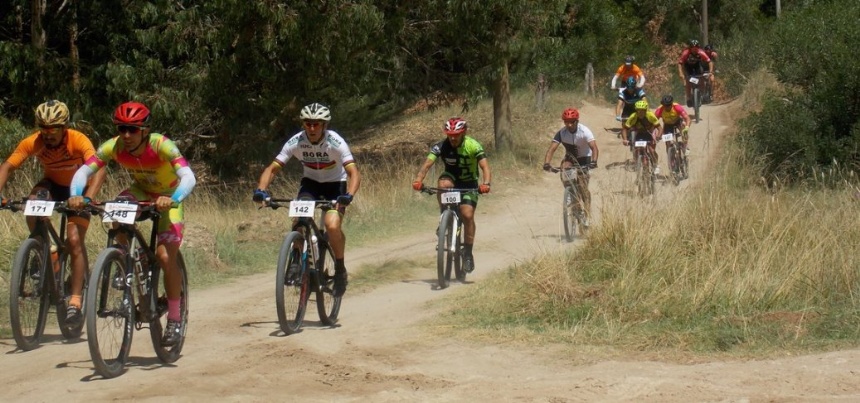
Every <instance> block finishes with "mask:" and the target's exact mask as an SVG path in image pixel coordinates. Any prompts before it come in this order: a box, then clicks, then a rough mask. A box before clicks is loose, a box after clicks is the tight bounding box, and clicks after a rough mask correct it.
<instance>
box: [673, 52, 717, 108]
mask: <svg viewBox="0 0 860 403" xmlns="http://www.w3.org/2000/svg"><path fill="white" fill-rule="evenodd" d="M704 66H707V72H708V73H709V74H710V75H709V77H708V79H709V80H711V82H713V80H714V62H713V61H711V58H710V57H708V54H707V53H705V51H704V50H702V49H701V48H700V47H699V41H697V40H695V39H691V40H690V43H689V47H687V48H686V49H684V51H683V52H681V58H680V59H678V76H679V77H680V78H681V81H683V82H684V95H685V96H686V98H687V107H688V108H692V107H693V97H692V92H693V84H692V83H690V77H701V76H702V75H703V74H704V73H705V67H704Z"/></svg>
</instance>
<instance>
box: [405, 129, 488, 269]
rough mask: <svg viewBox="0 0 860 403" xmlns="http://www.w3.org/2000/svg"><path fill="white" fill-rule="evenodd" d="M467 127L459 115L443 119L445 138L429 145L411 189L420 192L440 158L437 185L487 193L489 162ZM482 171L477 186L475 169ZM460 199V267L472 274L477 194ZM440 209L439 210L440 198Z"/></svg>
mask: <svg viewBox="0 0 860 403" xmlns="http://www.w3.org/2000/svg"><path fill="white" fill-rule="evenodd" d="M468 128H469V126H468V124H467V123H466V121H465V120H463V119H461V118H451V119H448V121H446V122H445V126H444V128H443V131H444V132H445V136H446V138H445V140H442V141H440V142H438V143H436V144H435V145H434V146H433V147H432V148H430V154H428V155H427V159H426V160H425V161H424V164H422V165H421V168H420V169H419V170H418V174H417V175H416V176H415V180H414V181H413V182H412V189H414V190H416V191H420V190H421V189H424V177H425V176H426V175H427V172H428V171H429V170H430V167H432V166H433V164H434V163H435V162H436V161H437V160H439V161H441V162H442V166H443V167H444V171H442V173H441V174H440V175H439V179H437V181H436V183H437V185H436V187H439V188H456V189H474V188H477V189H478V193H481V194H484V193H490V178H491V176H490V164H489V162H487V156H486V154H484V147H483V146H481V143H478V140H475V139H474V138H472V137H470V136H467V135H466V131H467V130H468ZM479 169H480V170H481V175H480V179H481V181H480V185H479V184H478V183H479V182H478V178H479V176H478V175H479V174H478V170H479ZM462 196H463V197H462V201H461V202H460V217H461V218H462V219H463V228H464V229H465V234H464V235H465V236H464V237H463V269H464V270H465V271H466V272H468V273H471V272H472V271H473V270H475V257H474V256H473V255H472V247H473V245H474V244H475V230H476V228H477V227H476V225H475V209H476V208H477V207H478V194H476V193H474V192H472V193H463V195H462ZM439 208H440V209H441V208H442V206H441V200H440V205H439Z"/></svg>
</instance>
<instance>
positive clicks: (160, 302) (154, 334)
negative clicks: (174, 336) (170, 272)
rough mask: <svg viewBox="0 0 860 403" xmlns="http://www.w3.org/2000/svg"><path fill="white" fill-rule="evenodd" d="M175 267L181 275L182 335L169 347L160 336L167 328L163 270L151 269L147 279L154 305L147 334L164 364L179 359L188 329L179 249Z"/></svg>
mask: <svg viewBox="0 0 860 403" xmlns="http://www.w3.org/2000/svg"><path fill="white" fill-rule="evenodd" d="M176 268H177V269H178V270H179V273H180V274H181V275H182V282H181V284H182V291H181V294H180V300H179V315H180V318H181V319H180V320H179V322H180V323H181V324H182V328H181V329H182V330H181V334H182V336H181V337H180V338H179V341H178V342H176V344H174V345H172V346H169V347H165V346H162V345H161V337H162V336H163V335H164V329H165V328H167V290H166V289H165V288H164V282H163V281H159V278H160V277H161V276H162V274H163V273H164V272H163V271H162V270H161V269H153V270H152V277H151V278H150V280H149V284H150V298H152V299H154V301H152V305H151V306H155V317H154V318H153V319H152V321H150V323H149V335H150V337H151V338H152V347H153V348H154V349H155V355H157V356H158V359H159V360H161V362H163V363H166V364H170V363H172V362H176V360H178V359H179V357H180V354H181V353H182V345H184V344H185V333H186V332H187V331H188V270H187V269H186V268H185V258H183V257H182V252H181V251H180V252H178V253H177V254H176Z"/></svg>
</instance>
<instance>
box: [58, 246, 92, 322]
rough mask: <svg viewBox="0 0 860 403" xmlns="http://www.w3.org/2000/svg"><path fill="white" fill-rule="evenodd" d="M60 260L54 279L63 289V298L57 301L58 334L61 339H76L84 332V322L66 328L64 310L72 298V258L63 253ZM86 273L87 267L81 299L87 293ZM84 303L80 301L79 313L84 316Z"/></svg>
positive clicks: (87, 274) (85, 271)
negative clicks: (60, 335)
mask: <svg viewBox="0 0 860 403" xmlns="http://www.w3.org/2000/svg"><path fill="white" fill-rule="evenodd" d="M62 259H63V261H62V262H60V272H59V273H58V274H57V276H56V277H54V278H55V279H57V280H56V281H58V282H59V285H60V287H62V289H63V298H62V299H60V300H58V301H57V324H59V325H60V333H62V334H63V337H65V338H66V339H76V338H78V337H81V332H82V331H83V330H84V321H83V320H82V321H81V323H79V324H78V325H77V326H75V327H68V326H66V309H68V308H69V298H71V296H72V269H71V264H72V258H71V256H70V255H69V254H68V253H65V254H63V257H62ZM87 271H89V268H88V267H87V268H86V269H85V270H84V275H83V276H84V284H83V288H81V296H82V297H83V296H84V295H86V293H87V283H88V278H87V277H88V276H89V273H87ZM81 299H83V298H81ZM84 302H85V301H83V300H82V301H81V313H82V314H83V315H86V311H85V309H86V304H84Z"/></svg>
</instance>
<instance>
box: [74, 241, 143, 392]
mask: <svg viewBox="0 0 860 403" xmlns="http://www.w3.org/2000/svg"><path fill="white" fill-rule="evenodd" d="M126 259H127V256H126V253H125V252H124V251H123V250H121V249H119V248H116V247H109V248H107V249H105V250H103V251H102V252H101V253H100V254H99V256H98V258H97V259H96V263H95V265H94V266H93V272H92V274H91V275H90V282H89V283H90V284H91V285H92V287H90V289H89V290H88V291H87V293H86V294H85V295H86V301H85V302H84V304H85V305H86V306H87V310H86V317H87V344H89V347H90V358H91V359H92V360H93V365H95V367H96V372H98V373H99V375H101V376H103V377H105V378H114V377H117V376H119V375H120V374H122V373H123V371H124V370H125V363H126V361H128V354H129V351H130V350H131V340H132V336H133V335H134V314H135V309H134V301H135V298H134V290H133V287H132V285H133V283H132V281H131V279H132V277H131V275H130V272H129V270H128V266H127V264H126Z"/></svg>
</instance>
